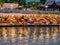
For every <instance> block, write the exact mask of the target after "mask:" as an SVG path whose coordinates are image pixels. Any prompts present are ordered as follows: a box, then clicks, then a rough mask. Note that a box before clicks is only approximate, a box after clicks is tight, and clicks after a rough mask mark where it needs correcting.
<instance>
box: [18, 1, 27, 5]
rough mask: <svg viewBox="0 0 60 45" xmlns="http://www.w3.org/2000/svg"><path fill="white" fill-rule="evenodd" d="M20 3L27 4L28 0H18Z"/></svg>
mask: <svg viewBox="0 0 60 45" xmlns="http://www.w3.org/2000/svg"><path fill="white" fill-rule="evenodd" d="M18 4H19V5H23V6H25V5H26V0H18Z"/></svg>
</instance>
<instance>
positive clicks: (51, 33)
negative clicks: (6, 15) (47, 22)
mask: <svg viewBox="0 0 60 45" xmlns="http://www.w3.org/2000/svg"><path fill="white" fill-rule="evenodd" d="M50 28H52V29H51V30H50ZM1 29H2V39H3V40H5V41H4V42H7V40H10V41H11V42H12V43H14V42H16V41H17V40H18V42H21V41H22V40H23V42H24V41H25V42H26V43H28V42H29V41H32V43H36V42H37V41H38V43H43V42H45V43H44V44H45V45H49V43H50V41H52V42H57V38H58V31H59V30H58V28H57V27H39V28H38V27H8V28H7V27H6V28H1ZM38 32H39V35H38ZM24 35H25V36H24ZM37 35H38V36H37ZM30 36H32V37H30ZM26 45H27V44H26Z"/></svg>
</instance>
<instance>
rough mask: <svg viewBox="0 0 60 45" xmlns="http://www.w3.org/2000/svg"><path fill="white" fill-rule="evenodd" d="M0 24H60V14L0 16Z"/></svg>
mask: <svg viewBox="0 0 60 45" xmlns="http://www.w3.org/2000/svg"><path fill="white" fill-rule="evenodd" d="M0 25H60V16H59V15H58V14H36V15H30V14H29V15H13V16H12V15H10V16H9V15H7V16H0Z"/></svg>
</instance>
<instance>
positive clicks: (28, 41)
mask: <svg viewBox="0 0 60 45" xmlns="http://www.w3.org/2000/svg"><path fill="white" fill-rule="evenodd" d="M21 25H22V26H21ZM26 25H29V26H26ZM36 25H39V26H36ZM0 45H60V14H22V13H0Z"/></svg>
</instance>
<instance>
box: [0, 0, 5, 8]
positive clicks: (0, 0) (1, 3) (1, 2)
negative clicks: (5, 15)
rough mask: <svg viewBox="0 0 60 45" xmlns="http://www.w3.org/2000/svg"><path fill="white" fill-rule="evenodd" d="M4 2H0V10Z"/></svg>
mask: <svg viewBox="0 0 60 45" xmlns="http://www.w3.org/2000/svg"><path fill="white" fill-rule="evenodd" d="M3 3H4V1H3V0H0V8H1V7H2V5H3Z"/></svg>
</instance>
